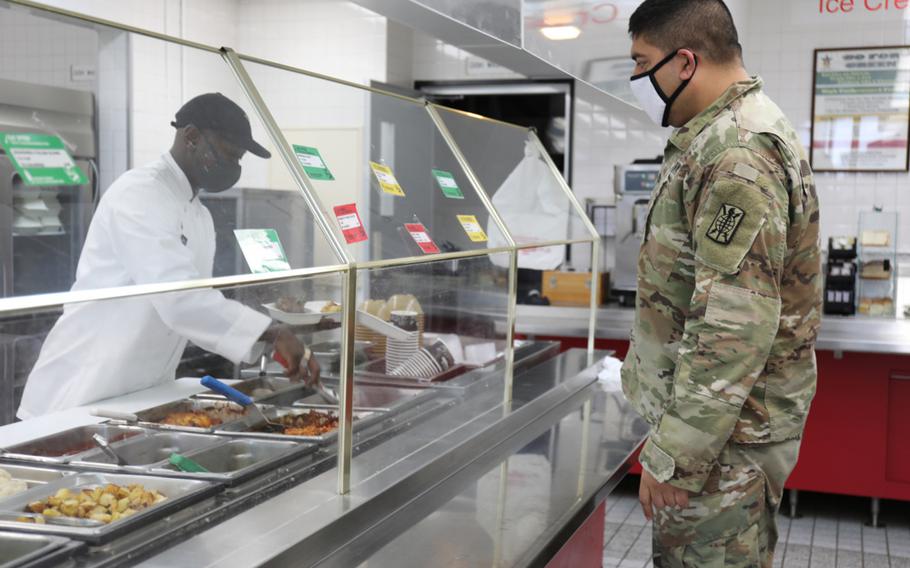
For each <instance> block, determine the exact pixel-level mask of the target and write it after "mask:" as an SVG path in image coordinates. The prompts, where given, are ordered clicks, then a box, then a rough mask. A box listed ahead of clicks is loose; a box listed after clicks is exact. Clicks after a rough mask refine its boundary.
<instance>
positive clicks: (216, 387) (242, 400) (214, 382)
mask: <svg viewBox="0 0 910 568" xmlns="http://www.w3.org/2000/svg"><path fill="white" fill-rule="evenodd" d="M199 382H200V383H202V386H204V387H205V388H207V389H210V390H213V391H215V392H217V393H218V394H221V395H224V396H225V397H226V398H227V399H228V400H230V401H232V402H236V403H237V404H239V405H240V406H242V407H244V408H252V409H253V410H254V411H255V412H256V413H257V414H259V418H260V419H262V421H263V422H264V423H265V427H266V429H267V430H268V431H269V432H276V433H278V434H284V426H283V425H281V424H278V423H277V422H272V421H271V420H269V419H268V417H267V416H266V415H265V413H264V412H262V409H261V408H259V407H258V406H256V404H255V403H254V402H253V399H252V398H250V397H248V396H247V395H245V394H243V393H242V392H240V391H239V390H237V389H235V388H234V387H232V386H229V385H227V384H225V383H223V382H221V381H219V380H218V379H216V378H215V377H213V376H211V375H206V376H204V377H202V380H201V381H199Z"/></svg>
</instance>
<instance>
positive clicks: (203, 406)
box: [109, 399, 249, 434]
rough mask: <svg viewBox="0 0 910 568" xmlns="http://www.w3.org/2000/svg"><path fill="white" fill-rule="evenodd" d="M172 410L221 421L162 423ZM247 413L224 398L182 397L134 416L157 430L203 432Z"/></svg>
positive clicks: (114, 421)
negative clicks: (208, 424)
mask: <svg viewBox="0 0 910 568" xmlns="http://www.w3.org/2000/svg"><path fill="white" fill-rule="evenodd" d="M173 412H205V413H207V414H209V415H210V416H213V417H216V418H218V419H220V420H221V421H222V424H217V425H215V426H212V427H211V428H198V427H195V426H172V425H170V424H162V423H161V421H162V420H164V419H165V418H167V416H168V415H169V414H171V413H173ZM247 414H249V410H247V409H244V408H243V407H242V406H240V405H239V404H235V403H233V402H229V401H226V400H198V399H183V400H177V401H174V402H169V403H167V404H162V405H160V406H155V407H152V408H147V409H145V410H140V411H139V412H137V413H136V417H137V418H138V419H139V421H138V422H137V424H138V425H140V426H145V427H147V428H156V429H159V430H176V431H178V432H197V433H203V434H204V433H209V432H212V431H214V430H215V429H217V428H219V427H221V426H223V425H224V424H227V423H230V422H234V421H236V420H243V419H244V417H245V416H246V415H247ZM109 422H110V423H112V424H126V422H123V421H121V420H110V421H109Z"/></svg>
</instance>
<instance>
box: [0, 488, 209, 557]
mask: <svg viewBox="0 0 910 568" xmlns="http://www.w3.org/2000/svg"><path fill="white" fill-rule="evenodd" d="M108 483H115V484H117V485H122V486H125V485H130V484H133V483H138V484H140V485H142V486H143V487H145V488H146V489H150V490H155V491H158V492H159V493H161V494H162V495H164V496H165V497H167V499H166V500H164V501H162V502H161V503H158V504H155V505H152V506H151V507H149V508H148V509H144V510H142V511H140V512H138V513H136V514H135V515H131V516H129V517H127V518H125V519H120V520H119V521H114V522H112V523H110V524H107V525H101V526H98V527H74V526H67V525H55V524H42V525H39V524H34V523H22V522H17V521H15V520H8V519H0V528H7V529H13V530H17V531H22V532H29V533H35V534H53V535H60V536H69V537H72V538H75V539H79V540H86V541H90V542H93V543H102V542H106V541H108V540H110V539H111V538H113V537H115V536H118V535H121V534H123V533H125V532H128V531H130V530H133V529H135V528H137V527H138V526H141V525H144V524H146V523H148V522H150V521H151V520H152V519H155V518H158V517H160V516H162V515H164V514H166V513H167V512H168V511H173V510H174V509H180V508H182V507H185V506H186V505H188V504H190V503H191V502H194V501H198V500H200V499H203V498H205V497H207V496H208V495H211V494H213V493H215V492H216V491H218V490H219V489H220V486H218V485H215V484H213V483H210V482H208V481H201V480H195V479H175V478H167V477H151V476H144V475H124V474H118V473H79V474H76V475H68V476H66V477H64V478H62V479H59V480H57V481H54V482H51V483H48V484H46V485H43V486H40V487H36V488H34V489H31V490H29V491H26V492H25V493H20V494H19V495H15V496H13V497H11V498H10V499H7V500H5V501H4V502H3V508H4V509H5V510H12V511H25V507H26V505H28V504H29V503H31V502H32V501H37V500H40V499H46V498H47V497H49V496H51V495H54V494H55V493H56V492H57V491H59V490H60V489H70V490H73V491H80V490H82V489H86V488H92V487H97V486H99V485H107V484H108Z"/></svg>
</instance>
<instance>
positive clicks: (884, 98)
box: [810, 46, 910, 172]
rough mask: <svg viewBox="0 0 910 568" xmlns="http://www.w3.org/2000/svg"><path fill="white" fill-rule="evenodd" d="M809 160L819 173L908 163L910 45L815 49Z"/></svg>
mask: <svg viewBox="0 0 910 568" xmlns="http://www.w3.org/2000/svg"><path fill="white" fill-rule="evenodd" d="M813 80H814V87H813V97H814V98H813V101H812V141H811V148H810V154H811V162H812V168H813V169H814V170H815V171H817V172H902V171H907V170H908V167H910V143H908V140H910V46H906V47H874V48H853V49H818V50H816V51H815V71H814V75H813Z"/></svg>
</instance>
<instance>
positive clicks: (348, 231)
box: [335, 203, 367, 245]
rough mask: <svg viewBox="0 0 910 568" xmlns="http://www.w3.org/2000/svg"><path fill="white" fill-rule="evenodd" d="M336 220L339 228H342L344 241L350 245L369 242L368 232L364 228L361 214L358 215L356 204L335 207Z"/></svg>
mask: <svg viewBox="0 0 910 568" xmlns="http://www.w3.org/2000/svg"><path fill="white" fill-rule="evenodd" d="M335 218H336V219H338V226H339V227H341V233H342V234H343V235H344V240H345V241H347V243H348V244H349V245H352V244H354V243H359V242H363V241H365V240H367V232H366V230H365V229H364V228H363V221H361V220H360V214H359V213H357V204H356V203H349V204H347V205H338V206H337V207H335Z"/></svg>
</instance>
